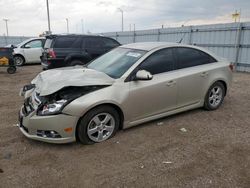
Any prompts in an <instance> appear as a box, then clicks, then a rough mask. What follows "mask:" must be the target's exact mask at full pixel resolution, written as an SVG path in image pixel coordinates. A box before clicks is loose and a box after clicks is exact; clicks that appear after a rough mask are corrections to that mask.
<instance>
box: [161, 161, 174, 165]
mask: <svg viewBox="0 0 250 188" xmlns="http://www.w3.org/2000/svg"><path fill="white" fill-rule="evenodd" d="M162 163H163V164H172V163H173V162H171V161H163V162H162Z"/></svg>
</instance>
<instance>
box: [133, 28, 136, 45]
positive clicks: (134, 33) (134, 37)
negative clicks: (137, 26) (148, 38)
mask: <svg viewBox="0 0 250 188" xmlns="http://www.w3.org/2000/svg"><path fill="white" fill-rule="evenodd" d="M135 36H136V33H135V30H134V37H133V42H134V43H135Z"/></svg>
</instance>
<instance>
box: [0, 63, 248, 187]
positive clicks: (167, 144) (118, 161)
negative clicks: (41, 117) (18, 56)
mask: <svg viewBox="0 0 250 188" xmlns="http://www.w3.org/2000/svg"><path fill="white" fill-rule="evenodd" d="M40 71H41V67H40V66H38V65H36V66H25V67H23V68H19V69H18V72H17V73H16V74H14V75H8V74H7V73H6V72H5V70H4V69H0V83H1V89H0V187H42V186H46V187H55V186H56V185H62V187H250V74H243V73H236V74H234V83H233V87H232V89H231V90H230V91H229V93H228V95H227V97H226V99H225V101H224V104H223V106H222V107H221V108H220V109H219V110H217V111H213V112H207V111H204V110H203V109H197V110H193V111H189V112H186V113H182V114H178V115H174V116H171V117H167V118H164V119H161V120H158V121H154V122H151V123H147V124H144V125H141V126H138V127H135V128H130V129H128V130H124V131H120V132H118V134H117V135H116V136H115V137H114V138H112V139H110V140H108V141H106V142H104V143H100V144H95V145H91V146H84V145H81V144H79V143H72V144H66V145H54V144H46V143H42V142H38V141H32V140H28V139H26V138H25V137H24V136H23V135H22V134H21V132H20V131H19V130H18V128H17V127H14V124H17V113H18V109H19V107H20V106H21V104H22V98H21V97H19V96H18V92H19V89H20V88H21V87H22V86H23V85H24V84H26V83H29V81H31V79H32V78H33V77H34V76H35V75H36V74H37V73H38V72H40ZM183 127H184V128H186V129H187V132H181V131H180V129H181V128H183Z"/></svg>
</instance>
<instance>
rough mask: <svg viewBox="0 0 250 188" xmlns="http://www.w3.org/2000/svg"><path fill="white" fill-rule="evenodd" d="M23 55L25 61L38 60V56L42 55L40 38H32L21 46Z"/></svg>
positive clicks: (33, 61) (34, 61) (35, 61)
mask: <svg viewBox="0 0 250 188" xmlns="http://www.w3.org/2000/svg"><path fill="white" fill-rule="evenodd" d="M22 48H23V50H24V56H25V60H26V62H27V63H29V62H32V63H37V62H40V61H41V60H40V56H41V55H42V40H40V39H39V40H32V41H30V42H28V43H26V44H25V45H24V46H23V47H22Z"/></svg>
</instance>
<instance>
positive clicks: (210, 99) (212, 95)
mask: <svg viewBox="0 0 250 188" xmlns="http://www.w3.org/2000/svg"><path fill="white" fill-rule="evenodd" d="M225 93H226V89H225V86H224V85H223V84H222V83H221V82H215V83H214V84H213V85H212V86H211V87H210V88H209V90H208V91H207V94H206V98H205V103H204V108H205V109H207V110H216V109H217V108H219V107H220V105H221V104H222V102H223V100H224V97H225Z"/></svg>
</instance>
